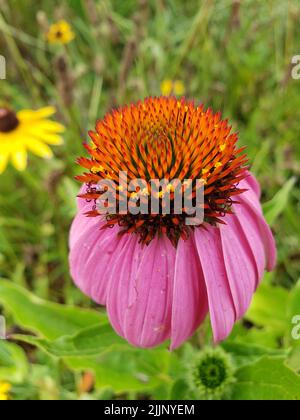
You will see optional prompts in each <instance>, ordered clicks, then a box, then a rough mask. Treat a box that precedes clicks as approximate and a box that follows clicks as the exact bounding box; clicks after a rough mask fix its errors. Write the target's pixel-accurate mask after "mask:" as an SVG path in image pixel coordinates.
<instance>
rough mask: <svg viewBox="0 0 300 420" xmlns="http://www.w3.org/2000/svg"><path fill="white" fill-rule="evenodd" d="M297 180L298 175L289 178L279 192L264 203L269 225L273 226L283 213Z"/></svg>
mask: <svg viewBox="0 0 300 420" xmlns="http://www.w3.org/2000/svg"><path fill="white" fill-rule="evenodd" d="M295 182H296V177H292V178H291V179H289V180H288V181H287V182H286V183H285V184H284V186H283V187H282V188H281V189H280V190H279V191H278V192H277V194H276V195H274V197H273V198H272V200H270V201H268V202H267V203H265V204H264V206H263V209H264V214H265V218H266V220H267V222H268V223H269V225H271V226H273V224H274V223H275V222H276V220H277V218H278V217H279V216H280V215H281V214H282V213H283V211H284V209H285V207H286V205H287V203H288V200H289V197H290V193H291V191H292V189H293V187H294V185H295Z"/></svg>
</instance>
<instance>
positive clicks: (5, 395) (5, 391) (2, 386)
mask: <svg viewBox="0 0 300 420" xmlns="http://www.w3.org/2000/svg"><path fill="white" fill-rule="evenodd" d="M10 390H11V385H10V384H9V383H7V382H0V401H7V400H9V391H10Z"/></svg>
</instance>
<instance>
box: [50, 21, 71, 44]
mask: <svg viewBox="0 0 300 420" xmlns="http://www.w3.org/2000/svg"><path fill="white" fill-rule="evenodd" d="M74 38H75V34H74V32H73V30H72V27H71V25H70V24H69V23H68V22H66V21H65V20H60V21H59V22H56V23H53V25H51V26H50V29H49V31H48V33H47V39H48V42H49V43H50V44H69V43H70V42H71V41H73V39H74Z"/></svg>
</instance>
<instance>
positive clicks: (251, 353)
mask: <svg viewBox="0 0 300 420" xmlns="http://www.w3.org/2000/svg"><path fill="white" fill-rule="evenodd" d="M221 346H222V347H223V349H224V350H226V351H227V352H228V353H231V354H232V355H233V356H234V360H235V362H236V363H237V365H238V366H239V367H241V366H243V365H247V364H249V363H253V362H255V361H256V360H258V359H260V358H261V357H262V356H282V357H286V356H287V355H288V351H287V350H283V349H282V350H279V349H278V350H274V349H269V348H267V347H263V346H259V345H256V344H251V343H242V342H239V341H224V342H223V343H222V344H221Z"/></svg>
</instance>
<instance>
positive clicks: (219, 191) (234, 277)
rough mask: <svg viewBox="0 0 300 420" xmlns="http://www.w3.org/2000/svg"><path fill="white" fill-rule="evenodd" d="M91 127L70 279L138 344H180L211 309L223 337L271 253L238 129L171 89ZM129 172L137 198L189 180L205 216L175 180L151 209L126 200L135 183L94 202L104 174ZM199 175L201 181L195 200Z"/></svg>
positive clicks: (217, 335)
mask: <svg viewBox="0 0 300 420" xmlns="http://www.w3.org/2000/svg"><path fill="white" fill-rule="evenodd" d="M89 134H90V137H91V140H92V144H91V145H89V144H86V145H85V146H86V149H87V151H88V153H89V157H88V158H85V157H83V158H80V159H79V160H78V163H79V164H80V165H81V166H82V167H83V168H85V173H84V174H83V175H81V176H79V177H78V180H79V181H81V182H83V183H84V184H85V185H84V186H83V188H82V190H81V193H80V194H79V203H78V215H77V216H76V218H75V220H74V223H73V226H72V229H71V236H70V248H71V252H70V266H71V274H72V277H73V279H74V281H75V283H76V284H77V286H78V287H80V288H81V290H82V291H83V292H84V293H86V294H87V295H88V296H91V297H92V298H93V299H94V300H95V301H96V302H97V303H100V304H103V305H106V306H107V310H108V315H109V318H110V320H111V322H112V324H113V326H114V328H115V329H116V331H117V332H118V333H119V334H120V335H121V336H122V337H124V338H125V339H127V340H128V341H129V342H130V343H132V344H134V345H136V346H140V347H153V346H156V345H158V344H160V343H162V342H163V341H164V340H166V339H171V348H172V349H174V348H177V347H179V346H180V345H181V344H182V343H183V342H184V341H185V340H186V339H188V338H189V337H191V336H192V334H193V333H194V332H195V330H196V329H197V328H198V327H199V325H200V324H201V323H202V322H203V320H204V319H205V317H206V315H207V314H208V313H210V318H211V325H212V329H213V333H214V340H215V342H219V341H221V340H224V339H225V338H226V337H228V335H229V334H230V332H231V331H232V328H233V326H234V323H235V322H236V321H237V320H239V319H241V318H242V317H243V316H244V314H245V313H246V311H247V309H248V308H249V305H250V303H251V300H252V297H253V294H254V292H255V290H256V289H257V286H258V285H259V282H260V280H261V279H262V277H263V273H264V270H265V269H267V270H272V269H273V268H274V266H275V262H276V248H275V243H274V238H273V235H272V232H271V230H270V228H269V226H268V225H267V223H266V221H265V219H264V216H263V212H262V209H261V205H260V187H259V185H258V183H257V181H256V179H255V178H254V177H253V175H251V174H250V173H249V171H248V159H247V156H246V154H245V153H244V149H245V148H244V147H242V148H240V147H238V145H237V141H238V136H237V134H236V133H233V132H232V129H231V126H230V125H229V123H228V121H227V120H223V119H222V118H221V114H220V113H213V111H212V110H211V109H207V110H205V109H204V107H203V105H199V106H197V105H196V104H195V103H194V102H193V101H188V100H186V99H184V98H182V99H181V100H178V99H176V98H175V97H159V98H147V99H145V100H144V101H140V102H138V103H136V104H131V105H130V106H126V107H123V108H120V109H117V110H114V111H113V112H110V113H108V114H107V115H106V116H105V117H104V118H103V119H102V120H99V121H98V122H97V124H96V129H95V131H92V132H90V133H89ZM124 173H126V174H127V178H128V181H130V182H132V183H133V185H136V184H135V183H136V182H137V180H142V181H145V187H140V190H138V191H137V190H136V193H135V195H138V196H139V198H138V199H137V196H136V197H135V198H134V200H135V201H136V200H138V201H139V203H140V204H139V205H141V204H142V203H143V201H145V199H146V197H147V196H148V194H147V192H151V196H152V195H153V194H152V193H153V190H152V185H155V184H153V183H152V181H153V180H155V181H156V180H158V181H160V180H166V181H167V182H168V183H171V182H172V183H173V182H174V181H175V182H176V185H182V186H183V187H180V191H182V190H183V191H184V192H186V191H188V190H189V188H188V184H191V186H192V190H190V192H187V196H189V197H190V198H191V199H193V200H194V202H195V208H201V209H202V210H203V213H204V214H203V216H204V218H203V220H202V221H203V222H202V223H201V221H200V222H199V224H198V225H197V226H188V223H187V214H188V213H187V208H186V206H185V205H183V202H182V200H181V201H179V206H177V204H176V203H175V195H174V193H173V192H172V185H173V186H174V184H171V186H170V187H169V191H168V193H169V196H170V199H169V204H170V207H169V209H166V207H165V205H164V201H163V198H164V195H165V194H166V193H164V194H159V197H158V198H159V200H158V201H159V207H158V208H157V210H156V209H155V208H154V210H153V209H152V206H150V205H149V207H147V208H146V209H145V210H146V211H145V212H144V211H139V209H137V210H138V211H132V212H131V211H126V210H125V211H123V208H122V207H123V203H124V202H125V203H127V202H129V203H131V202H132V201H133V200H132V196H131V193H132V192H134V191H133V190H132V189H131V188H130V189H128V188H126V189H125V190H123V191H121V190H120V189H118V192H117V193H116V194H115V196H114V198H115V203H117V204H118V206H117V205H116V206H114V205H112V206H111V205H110V203H107V204H108V205H107V207H106V210H107V213H106V214H104V213H102V212H100V211H99V207H98V203H99V201H100V202H101V199H102V197H103V194H104V193H105V190H104V189H102V187H101V188H99V187H100V186H101V185H102V184H101V181H107V179H109V181H112V182H113V184H114V185H116V186H120V185H121V186H123V185H122V182H121V181H122V180H121V177H120V174H121V175H122V176H124ZM198 180H200V181H202V184H204V193H203V195H204V197H203V202H199V205H198V203H197V201H196V197H197V181H198ZM110 185H111V182H110ZM168 185H169V184H168ZM144 189H145V193H144ZM176 189H177V187H176ZM156 191H157V190H156ZM156 191H155V192H156ZM140 192H142V194H140ZM137 193H138V194H137ZM176 201H177V200H176ZM121 203H122V206H121ZM150 204H151V203H150ZM87 216H89V217H87ZM216 374H217V372H213V371H212V376H211V380H212V379H213V377H214V375H216ZM218 378H219V376H218ZM217 383H219V382H217ZM210 384H211V386H213V382H210Z"/></svg>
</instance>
